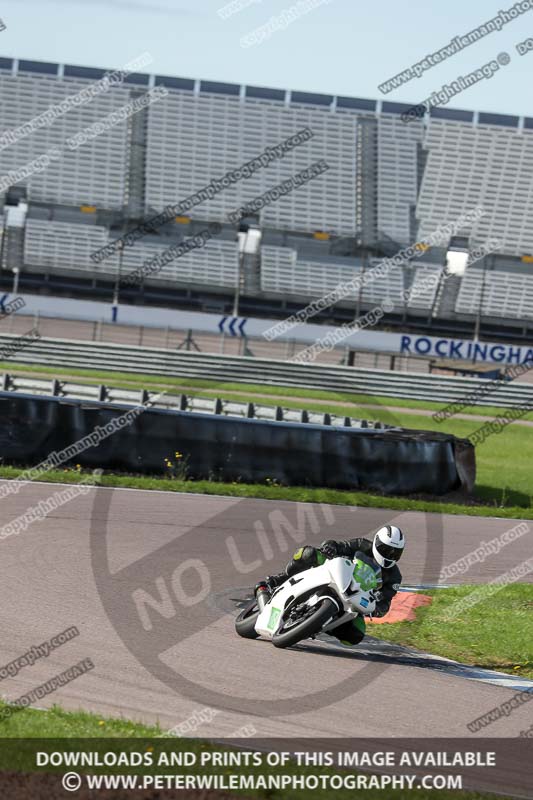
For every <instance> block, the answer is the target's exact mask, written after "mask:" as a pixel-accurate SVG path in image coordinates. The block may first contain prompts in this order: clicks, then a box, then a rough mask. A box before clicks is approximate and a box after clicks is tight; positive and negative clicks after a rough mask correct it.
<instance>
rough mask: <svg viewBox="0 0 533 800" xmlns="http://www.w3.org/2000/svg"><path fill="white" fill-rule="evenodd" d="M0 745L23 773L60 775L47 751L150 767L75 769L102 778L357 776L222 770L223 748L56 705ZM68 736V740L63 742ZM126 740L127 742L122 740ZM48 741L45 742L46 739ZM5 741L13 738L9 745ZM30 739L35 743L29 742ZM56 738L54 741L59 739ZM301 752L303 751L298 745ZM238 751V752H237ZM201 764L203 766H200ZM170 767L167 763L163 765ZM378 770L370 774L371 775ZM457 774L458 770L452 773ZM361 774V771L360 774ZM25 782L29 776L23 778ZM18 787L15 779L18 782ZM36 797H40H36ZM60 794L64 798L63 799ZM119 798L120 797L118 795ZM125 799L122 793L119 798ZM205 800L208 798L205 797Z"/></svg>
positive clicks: (444, 798)
mask: <svg viewBox="0 0 533 800" xmlns="http://www.w3.org/2000/svg"><path fill="white" fill-rule="evenodd" d="M3 725H4V732H3V737H4V738H3V747H2V751H1V753H0V769H4V770H9V772H14V771H16V772H25V773H35V772H39V773H43V772H46V773H56V774H58V776H59V775H62V774H64V773H65V771H67V769H68V768H66V767H65V766H58V767H52V766H43V767H40V768H39V767H37V766H36V751H39V752H41V753H42V752H45V753H47V752H48V753H52V752H56V751H60V752H63V753H68V752H69V751H71V752H74V753H75V752H87V751H90V752H92V753H97V754H99V755H100V758H101V759H102V760H103V758H104V755H105V754H106V753H110V752H115V753H117V754H118V753H125V752H126V753H127V752H132V753H143V754H144V753H150V754H151V760H152V764H153V765H152V766H139V767H128V766H119V767H113V766H102V767H94V768H88V769H79V768H78V769H79V771H80V772H83V773H87V772H89V773H92V774H103V775H115V774H123V775H131V774H137V775H148V774H159V775H164V774H169V775H174V774H175V773H176V772H177V771H179V773H181V774H195V775H223V776H228V775H231V774H235V773H237V774H245V775H256V776H257V775H265V774H272V775H292V774H294V775H300V776H310V775H318V776H321V775H328V774H329V775H334V774H339V773H342V772H344V774H346V773H351V774H358V773H357V772H354V771H353V770H351V769H350V770H342V769H339V768H334V767H329V768H328V767H298V766H297V765H296V764H295V763H294V762H293V763H290V764H287V765H284V766H280V767H268V766H250V767H240V768H239V767H225V766H214V765H213V764H212V756H211V754H212V753H213V752H220V751H228V750H230V749H231V748H230V747H228V746H220V745H219V746H217V745H215V744H211V743H209V742H207V741H202V740H199V739H188V738H185V739H184V738H177V737H174V736H170V737H169V736H165V735H163V738H162V734H161V729H160V728H159V727H158V726H155V727H148V726H144V725H139V724H137V723H133V722H128V721H126V720H122V719H102V718H101V717H99V716H97V715H94V714H89V713H86V712H67V711H63V710H62V709H61V708H59V707H57V706H55V707H53V708H52V709H50V710H49V711H37V710H35V709H25V710H24V711H20V712H19V713H17V714H14V715H12V716H11V717H10V718H9V720H8V721H6V722H5V723H3ZM66 737H68V738H66ZM89 737H90V738H89ZM126 737H127V738H126ZM47 739H48V740H50V741H49V742H47V741H45V740H47ZM10 740H13V741H12V742H10ZM32 740H34V741H32ZM58 740H59V741H58ZM250 749H253V739H252V740H250ZM299 749H300V750H303V749H304V748H303V747H301V746H300V748H299ZM163 752H166V753H180V752H187V753H192V754H194V757H195V760H196V764H195V765H194V766H193V767H187V766H181V767H176V766H165V765H164V762H163V765H161V760H160V759H161V754H162V753H163ZM241 752H242V751H241ZM202 761H203V762H204V763H203V764H202ZM167 763H170V762H167ZM376 771H377V770H374V773H375V772H376ZM457 771H459V770H457ZM400 772H401V773H403V774H413V770H412V768H411V769H410V768H409V767H406V766H404V767H402V768H401V769H399V770H398V773H400ZM359 774H361V773H359ZM35 778H37V776H32V783H31V785H32V786H34V787H36V786H39V783H38V781H36V780H35ZM41 779H42V782H43V784H45V785H47V786H49V787H51V786H52V785H53V786H54V788H55V786H56V784H55V781H54V779H53V778H51V777H50V774H48V775H42V776H41ZM28 780H29V777H28ZM17 786H18V787H20V779H19V780H18V781H17ZM235 795H237V796H244V797H250V796H253V797H255V798H260V800H263V798H264V800H282V799H283V800H307V798H309V797H310V796H312V797H313V798H314V799H315V800H329V798H331V796H332V795H331V791H330V789H329V788H328V789H325V790H324V789H321V788H318V789H316V790H313V791H312V793H310V792H309V790H301V789H290V788H289V789H285V790H278V789H253V790H251V791H250V790H248V791H247V790H244V791H238V790H235V791H233V792H231V794H223V795H221V796H224V797H227V798H228V800H229V798H230V797H233V796H235ZM40 796H45V795H44V794H40ZM62 796H63V795H62ZM121 796H122V795H121ZM123 796H124V797H125V796H126V794H124V795H123ZM162 796H163V795H162V794H161V792H159V791H153V790H151V789H147V790H145V793H143V797H146V798H147V799H148V798H154V800H155V798H157V797H162ZM206 796H207V795H206ZM353 797H354V790H353V789H336V790H335V798H336V800H353ZM357 797H361V798H363V799H364V800H383V798H384V797H387V798H388V800H411V799H412V798H415V797H416V798H417V800H434V798H439V799H440V800H491V798H492V797H493V795H488V794H485V793H477V792H467V791H457V790H453V791H447V790H443V791H435V790H429V789H423V788H416V789H413V790H408V789H397V788H394V789H393V788H390V787H388V788H387V789H385V791H383V790H380V789H365V788H363V789H359V790H358V791H357Z"/></svg>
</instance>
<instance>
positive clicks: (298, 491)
mask: <svg viewBox="0 0 533 800" xmlns="http://www.w3.org/2000/svg"><path fill="white" fill-rule="evenodd" d="M23 471H24V470H22V469H21V468H19V467H0V478H5V479H7V480H10V479H11V480H13V479H16V478H18V477H19V476H20V475H21V473H23ZM86 474H88V472H86V473H83V472H78V471H77V470H75V469H64V470H51V471H50V472H47V473H46V474H45V475H42V476H41V477H39V478H36V479H35V482H43V481H44V482H47V481H48V482H51V483H78V482H79V481H80V478H83V477H84V475H86ZM99 484H100V485H101V486H109V487H116V488H125V489H146V490H159V491H165V492H188V493H190V494H208V495H216V496H219V497H243V498H246V497H247V498H254V497H255V498H262V499H264V500H289V501H292V502H299V503H328V504H330V505H343V506H357V507H359V508H382V509H390V510H393V511H421V512H429V513H435V514H463V515H468V516H473V517H503V518H505V519H533V508H529V509H524V508H520V507H513V506H506V507H505V508H501V507H498V506H479V505H478V506H474V505H463V504H461V503H452V502H444V501H443V502H438V501H434V500H413V499H411V498H409V497H390V496H389V495H377V494H369V493H365V492H349V491H340V490H338V489H310V488H306V487H300V486H277V485H275V484H273V483H270V484H259V483H236V482H235V483H218V482H216V481H190V480H177V479H174V478H170V477H169V478H165V477H161V478H157V477H150V476H147V475H103V476H102V478H101V479H100V481H99Z"/></svg>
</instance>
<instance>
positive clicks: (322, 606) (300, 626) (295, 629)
mask: <svg viewBox="0 0 533 800" xmlns="http://www.w3.org/2000/svg"><path fill="white" fill-rule="evenodd" d="M337 612H338V608H337V606H336V604H335V603H334V602H333V600H331V599H330V598H329V597H324V599H323V600H321V601H320V602H319V603H317V604H316V606H312V607H311V608H309V607H307V606H296V608H293V609H292V610H291V612H290V614H289V615H288V617H287V618H286V619H284V620H283V622H282V624H281V627H280V629H279V630H278V631H277V633H275V634H274V635H273V637H272V643H273V645H274V646H275V647H291V645H293V644H297V643H298V642H301V641H302V639H309V637H311V636H314V635H315V634H317V633H320V631H321V630H322V628H323V627H324V625H326V624H327V623H328V622H329V620H330V619H332V618H333V617H334V616H335V615H336V614H337Z"/></svg>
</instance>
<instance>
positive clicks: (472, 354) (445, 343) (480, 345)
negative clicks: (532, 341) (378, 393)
mask: <svg viewBox="0 0 533 800" xmlns="http://www.w3.org/2000/svg"><path fill="white" fill-rule="evenodd" d="M384 335H385V336H394V337H395V338H397V339H399V340H400V349H399V352H400V354H401V355H406V356H425V357H426V358H448V359H451V358H457V359H461V360H463V361H477V362H480V363H484V362H486V363H491V364H492V363H497V364H523V363H525V362H526V361H530V360H533V347H528V346H527V345H524V346H523V347H520V346H518V345H510V344H495V343H494V342H474V341H472V339H438V338H437V337H435V336H407V335H405V334H384Z"/></svg>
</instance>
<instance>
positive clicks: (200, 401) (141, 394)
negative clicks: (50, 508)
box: [0, 373, 397, 430]
mask: <svg viewBox="0 0 533 800" xmlns="http://www.w3.org/2000/svg"><path fill="white" fill-rule="evenodd" d="M0 390H2V391H4V392H8V391H9V392H22V393H23V394H38V395H47V396H50V395H51V396H52V397H75V398H77V399H83V400H98V401H100V402H104V401H105V402H106V403H113V402H116V403H132V404H135V403H146V404H148V405H151V406H154V407H156V408H169V409H174V410H175V411H196V412H198V413H204V414H224V415H225V416H230V417H247V418H248V419H268V420H277V421H278V422H283V421H285V422H303V423H308V422H315V423H317V424H318V425H346V426H347V427H349V428H381V429H382V430H385V429H386V428H397V426H396V425H387V424H385V423H384V422H380V421H379V420H367V419H359V418H357V417H347V416H337V415H336V414H331V413H329V412H324V413H319V412H318V411H306V409H300V410H296V409H293V408H284V407H283V406H272V405H270V406H264V405H258V404H257V403H239V402H237V401H234V400H223V399H222V398H220V397H209V398H208V397H194V396H187V395H185V394H178V395H173V394H171V393H170V392H165V394H161V393H160V392H149V391H147V390H146V389H141V390H140V391H139V390H136V391H135V390H132V389H116V388H114V387H112V386H105V385H104V384H100V385H99V386H93V385H92V384H81V383H80V384H76V383H70V382H69V381H60V380H58V379H57V378H52V380H51V381H50V380H48V381H43V380H39V379H38V378H25V377H20V376H19V375H9V374H8V373H4V375H0Z"/></svg>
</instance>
